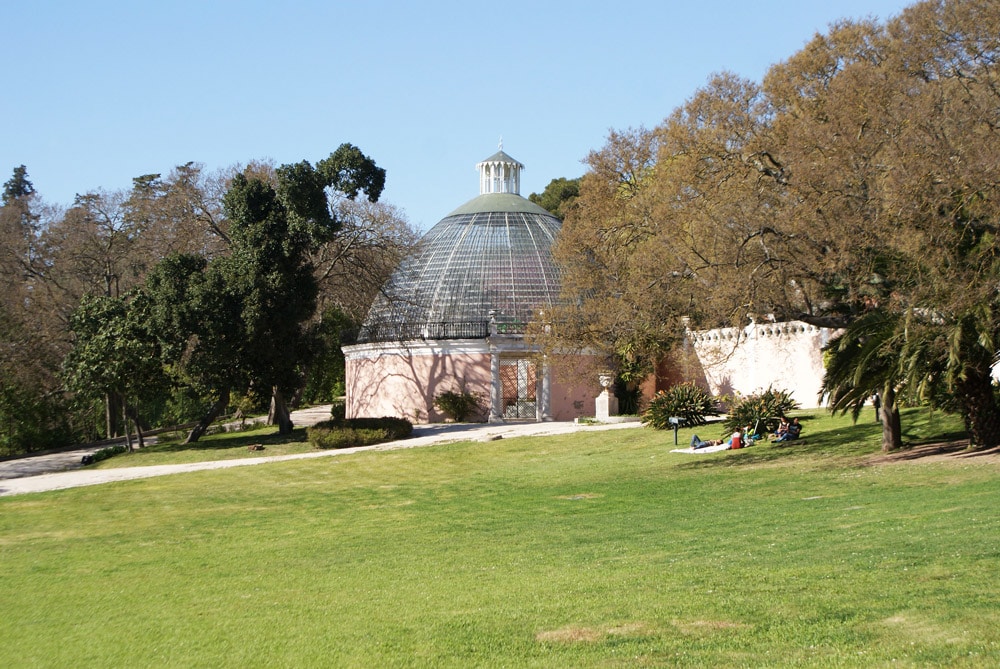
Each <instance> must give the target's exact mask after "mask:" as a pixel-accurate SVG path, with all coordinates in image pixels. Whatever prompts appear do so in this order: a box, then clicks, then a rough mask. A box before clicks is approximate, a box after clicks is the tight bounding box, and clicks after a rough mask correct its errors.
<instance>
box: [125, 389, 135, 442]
mask: <svg viewBox="0 0 1000 669" xmlns="http://www.w3.org/2000/svg"><path fill="white" fill-rule="evenodd" d="M122 417H123V420H122V425H123V426H124V428H125V442H126V443H127V444H128V452H129V453H132V452H133V451H135V449H134V448H133V447H132V433H131V432H130V431H129V429H128V407H126V406H125V399H124V398H122Z"/></svg>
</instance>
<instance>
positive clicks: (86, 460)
mask: <svg viewBox="0 0 1000 669" xmlns="http://www.w3.org/2000/svg"><path fill="white" fill-rule="evenodd" d="M127 451H128V446H126V445H125V444H115V445H114V446H108V447H106V448H102V449H100V450H98V451H94V452H93V453H91V454H90V455H85V456H83V458H82V460H81V462H82V463H83V464H85V465H92V464H94V463H95V462H100V461H101V460H107V459H108V458H110V457H112V456H114V455H118V454H119V453H125V452H127Z"/></svg>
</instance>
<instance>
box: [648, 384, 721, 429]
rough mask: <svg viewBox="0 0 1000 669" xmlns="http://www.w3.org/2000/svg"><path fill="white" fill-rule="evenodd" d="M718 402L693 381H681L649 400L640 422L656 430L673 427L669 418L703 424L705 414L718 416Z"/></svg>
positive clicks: (688, 423)
mask: <svg viewBox="0 0 1000 669" xmlns="http://www.w3.org/2000/svg"><path fill="white" fill-rule="evenodd" d="M718 415H719V409H718V402H716V400H715V398H714V397H712V395H711V394H710V393H709V392H708V391H707V390H705V389H704V388H701V387H699V386H697V385H695V384H693V383H681V384H678V385H676V386H673V387H672V388H670V389H668V390H661V391H660V392H658V393H656V395H654V396H653V399H652V400H650V402H649V406H647V407H646V410H645V411H644V412H643V414H642V422H643V423H645V424H646V425H649V426H650V427H653V428H656V429H657V430H667V429H671V428H673V426H674V425H673V423H671V422H670V419H671V418H679V419H680V423H679V424H680V425H686V426H690V425H703V424H704V423H705V422H706V417H707V416H718Z"/></svg>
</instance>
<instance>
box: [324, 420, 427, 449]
mask: <svg viewBox="0 0 1000 669" xmlns="http://www.w3.org/2000/svg"><path fill="white" fill-rule="evenodd" d="M411 434H413V423H411V422H410V421H408V420H405V419H403V418H392V417H385V418H350V419H347V420H327V421H323V422H322V423H316V424H315V425H313V426H311V427H309V428H307V429H306V438H307V439H308V440H309V443H310V444H312V445H313V447H314V448H354V447H356V446H371V445H372V444H381V443H383V442H386V441H396V440H397V439H406V438H407V437H409V436H410V435H411Z"/></svg>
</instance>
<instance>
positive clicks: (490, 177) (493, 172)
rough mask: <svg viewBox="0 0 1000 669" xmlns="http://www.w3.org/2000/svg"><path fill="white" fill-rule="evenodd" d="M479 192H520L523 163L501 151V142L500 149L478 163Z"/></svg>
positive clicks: (481, 193) (517, 193) (485, 193)
mask: <svg viewBox="0 0 1000 669" xmlns="http://www.w3.org/2000/svg"><path fill="white" fill-rule="evenodd" d="M476 169H477V170H479V194H480V195H488V194H490V193H512V194H514V195H520V194H521V170H523V169H524V165H522V164H521V163H519V162H517V161H516V160H514V159H513V158H511V157H510V156H508V155H507V154H506V153H504V152H503V142H501V143H500V150H499V151H497V152H496V153H494V154H493V155H492V156H490V157H489V158H487V159H486V160H484V161H482V162H481V163H478V164H477V165H476Z"/></svg>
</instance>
